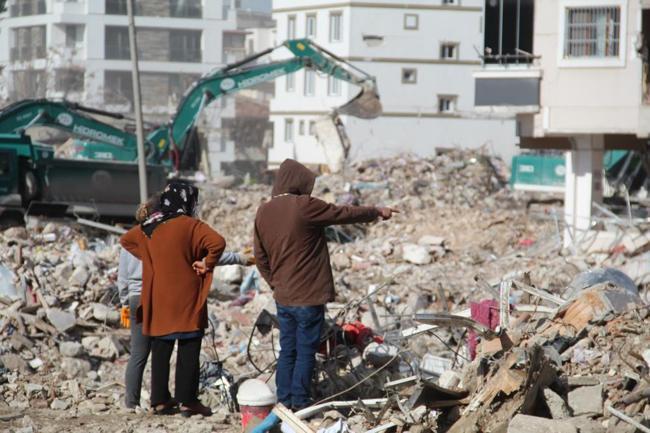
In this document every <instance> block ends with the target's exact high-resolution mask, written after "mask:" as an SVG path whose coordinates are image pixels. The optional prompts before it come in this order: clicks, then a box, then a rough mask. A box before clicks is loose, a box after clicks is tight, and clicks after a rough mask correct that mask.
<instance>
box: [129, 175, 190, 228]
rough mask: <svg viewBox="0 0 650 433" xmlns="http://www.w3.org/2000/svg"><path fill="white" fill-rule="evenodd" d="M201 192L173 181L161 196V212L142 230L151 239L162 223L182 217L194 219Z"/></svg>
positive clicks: (144, 223) (143, 225)
mask: <svg viewBox="0 0 650 433" xmlns="http://www.w3.org/2000/svg"><path fill="white" fill-rule="evenodd" d="M198 200H199V190H198V189H197V188H196V187H195V186H193V185H191V184H189V183H187V182H182V181H178V180H173V181H171V182H169V183H168V184H167V186H166V187H165V189H164V190H163V192H162V194H161V196H160V211H158V212H156V213H154V214H153V215H151V216H150V217H149V218H148V219H147V220H146V221H145V222H143V223H142V230H143V231H144V233H145V234H146V235H147V236H148V237H151V234H152V233H153V231H154V230H155V229H156V227H158V226H159V225H160V224H161V223H163V222H165V221H167V220H169V219H172V218H176V217H178V216H181V215H187V216H191V217H193V216H194V215H195V212H196V210H197V203H198Z"/></svg>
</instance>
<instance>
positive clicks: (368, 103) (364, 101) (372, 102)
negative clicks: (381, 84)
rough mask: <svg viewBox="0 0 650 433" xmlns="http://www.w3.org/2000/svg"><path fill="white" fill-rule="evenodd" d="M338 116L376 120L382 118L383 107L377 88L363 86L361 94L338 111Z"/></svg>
mask: <svg viewBox="0 0 650 433" xmlns="http://www.w3.org/2000/svg"><path fill="white" fill-rule="evenodd" d="M336 112H337V113H338V114H343V115H348V116H354V117H358V118H360V119H376V118H377V117H379V116H381V113H382V106H381V101H380V100H379V94H378V93H377V90H376V87H375V86H363V89H362V90H361V92H360V93H359V94H358V95H357V96H355V97H354V98H352V99H351V100H349V101H348V102H346V103H345V104H344V105H341V106H340V107H339V108H337V109H336Z"/></svg>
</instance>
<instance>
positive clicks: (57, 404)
mask: <svg viewBox="0 0 650 433" xmlns="http://www.w3.org/2000/svg"><path fill="white" fill-rule="evenodd" d="M69 407H70V403H69V402H68V401H67V400H63V399H60V398H55V399H54V400H52V403H51V404H50V409H54V410H66V409H67V408H69Z"/></svg>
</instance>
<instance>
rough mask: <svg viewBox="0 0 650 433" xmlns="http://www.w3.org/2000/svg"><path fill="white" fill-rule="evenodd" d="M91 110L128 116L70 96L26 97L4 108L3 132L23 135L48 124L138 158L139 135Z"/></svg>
mask: <svg viewBox="0 0 650 433" xmlns="http://www.w3.org/2000/svg"><path fill="white" fill-rule="evenodd" d="M87 113H88V114H87ZM89 114H97V115H102V116H108V117H112V118H115V119H124V116H122V115H121V114H116V113H110V112H106V111H103V110H97V109H94V108H90V107H84V106H82V105H79V104H77V103H74V102H70V101H66V100H61V101H53V100H48V99H25V100H22V101H20V102H16V103H14V104H11V105H9V106H7V107H5V108H4V109H2V110H1V111H0V133H7V134H8V133H16V134H21V135H22V134H24V133H25V131H26V130H27V129H28V128H30V127H33V126H47V127H51V128H56V129H59V130H62V131H65V132H68V133H70V134H71V135H73V136H75V137H78V138H80V139H83V140H89V141H92V142H98V143H104V144H107V145H110V146H112V147H116V148H120V149H121V151H122V154H123V157H124V158H125V159H127V160H135V159H136V157H137V154H136V152H137V147H136V138H135V135H133V134H132V133H129V132H127V131H123V130H122V129H120V128H117V127H115V126H112V125H109V124H107V123H104V122H102V121H100V120H97V119H96V118H94V117H92V116H90V115H89Z"/></svg>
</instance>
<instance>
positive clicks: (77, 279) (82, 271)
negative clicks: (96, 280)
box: [68, 266, 90, 287]
mask: <svg viewBox="0 0 650 433" xmlns="http://www.w3.org/2000/svg"><path fill="white" fill-rule="evenodd" d="M89 279H90V273H89V272H88V268H86V267H85V266H79V267H77V268H75V270H74V271H73V272H72V275H70V278H69V279H68V282H69V283H70V284H71V285H72V286H75V287H84V286H85V285H86V283H87V282H88V280H89Z"/></svg>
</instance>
